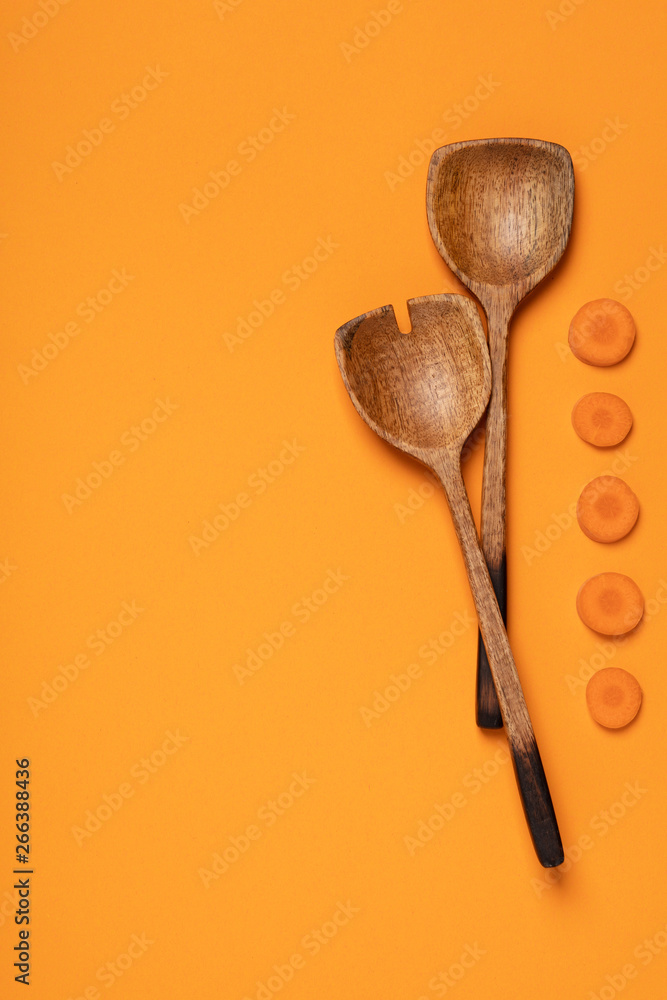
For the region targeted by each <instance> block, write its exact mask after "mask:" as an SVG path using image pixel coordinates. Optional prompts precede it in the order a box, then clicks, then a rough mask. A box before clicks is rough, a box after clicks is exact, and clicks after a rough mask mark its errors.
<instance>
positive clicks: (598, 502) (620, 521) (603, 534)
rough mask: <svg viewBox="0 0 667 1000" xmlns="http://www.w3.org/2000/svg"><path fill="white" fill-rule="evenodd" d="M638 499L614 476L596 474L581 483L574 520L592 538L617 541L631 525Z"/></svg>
mask: <svg viewBox="0 0 667 1000" xmlns="http://www.w3.org/2000/svg"><path fill="white" fill-rule="evenodd" d="M638 515H639V500H638V499H637V497H636V496H635V494H634V493H633V492H632V490H631V489H630V487H629V486H628V484H627V483H624V482H623V480H622V479H619V478H618V477H617V476H598V477H597V479H592V480H591V482H590V483H588V485H587V486H584V488H583V490H582V491H581V496H580V497H579V502H578V503H577V521H578V522H579V527H580V528H581V530H582V531H583V533H584V534H585V535H588V537H589V538H592V539H593V541H594V542H617V541H618V540H619V538H625V536H626V535H627V534H628V532H629V531H632V529H633V528H634V526H635V522H636V520H637V516H638Z"/></svg>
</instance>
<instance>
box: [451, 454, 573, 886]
mask: <svg viewBox="0 0 667 1000" xmlns="http://www.w3.org/2000/svg"><path fill="white" fill-rule="evenodd" d="M433 468H434V469H435V471H436V472H437V474H438V477H439V479H440V481H441V483H442V485H443V487H444V489H445V493H446V495H447V502H448V503H449V508H450V510H451V513H452V518H453V520H454V527H455V528H456V534H457V536H458V539H459V543H460V545H461V550H462V552H463V558H464V561H465V565H466V570H467V572H468V580H469V582H470V589H471V590H472V596H473V599H474V601H475V607H476V609H477V617H478V619H479V626H480V629H481V632H482V636H483V639H484V644H485V646H486V650H487V653H488V658H489V666H490V668H491V674H492V676H493V680H494V682H495V689H496V692H497V694H498V701H499V703H500V711H501V713H502V718H503V722H504V723H505V728H506V730H507V740H508V743H509V748H510V753H511V755H512V762H513V764H514V772H515V775H516V780H517V784H518V786H519V794H520V796H521V801H522V804H523V808H524V812H525V814H526V821H527V823H528V828H529V830H530V835H531V837H532V839H533V845H534V847H535V851H536V853H537V857H538V859H539V861H540V864H541V865H542V866H543V867H544V868H553V867H555V866H556V865H560V864H562V863H563V860H564V854H563V845H562V843H561V838H560V833H559V831H558V823H557V821H556V814H555V812H554V807H553V803H552V801H551V795H550V793H549V786H548V785H547V779H546V776H545V774H544V768H543V766H542V760H541V758H540V753H539V750H538V748H537V742H536V740H535V734H534V732H533V726H532V723H531V721H530V716H529V714H528V708H527V707H526V701H525V698H524V696H523V690H522V688H521V682H520V681H519V676H518V674H517V671H516V666H515V664H514V658H513V656H512V651H511V649H510V645H509V641H508V639H507V633H506V631H505V626H504V624H503V620H502V616H501V614H500V609H499V608H498V602H497V600H496V596H495V594H494V591H493V586H492V583H491V577H490V576H489V570H488V568H487V565H486V561H485V559H484V555H483V553H482V549H481V546H480V543H479V539H478V537H477V531H476V529H475V522H474V521H473V517H472V512H471V510H470V502H469V500H468V494H467V493H466V489H465V486H464V483H463V477H462V475H461V463H460V455H458V454H455V453H454V452H448V451H442V452H440V453H439V457H438V460H437V462H434V464H433Z"/></svg>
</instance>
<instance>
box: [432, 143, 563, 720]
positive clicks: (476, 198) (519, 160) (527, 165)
mask: <svg viewBox="0 0 667 1000" xmlns="http://www.w3.org/2000/svg"><path fill="white" fill-rule="evenodd" d="M573 208H574V171H573V168H572V160H571V158H570V154H569V153H568V151H567V150H566V149H565V148H564V147H563V146H559V145H557V144H556V143H554V142H543V141H542V140H540V139H475V140H473V141H470V142H456V143H453V144H452V145H450V146H442V147H441V148H440V149H436V151H435V152H434V154H433V156H432V157H431V162H430V165H429V173H428V183H427V190H426V213H427V216H428V223H429V227H430V230H431V236H432V237H433V240H434V242H435V245H436V247H437V248H438V252H439V253H440V255H441V257H443V258H444V259H445V261H446V262H447V264H448V265H449V267H450V268H451V269H452V271H453V272H454V274H456V276H457V277H458V278H459V279H460V280H461V281H462V282H463V284H464V285H466V286H467V287H468V288H469V289H470V291H471V292H472V293H473V294H474V295H475V296H476V297H477V298H478V299H479V301H480V303H481V304H482V307H483V308H484V311H485V313H486V318H487V321H488V335H489V350H490V353H491V367H492V372H493V389H492V392H491V402H490V404H489V411H488V413H487V416H486V443H485V451H484V480H483V484H482V547H483V549H484V555H485V556H486V562H487V565H488V567H489V572H490V574H491V580H492V582H493V587H494V590H495V592H496V597H497V598H498V604H499V606H500V610H501V613H502V616H503V621H505V622H506V621H507V570H506V561H505V464H506V453H507V347H508V336H507V335H508V332H509V324H510V320H511V318H512V315H513V313H514V311H515V309H516V307H517V306H518V304H519V302H521V300H522V299H523V298H525V297H526V295H528V293H529V292H530V291H531V290H532V289H533V288H534V287H535V285H537V284H538V282H540V281H541V280H542V279H543V278H544V277H545V276H546V275H547V274H548V273H549V272H550V271H551V270H552V269H553V268H554V267H555V266H556V264H557V263H558V261H559V260H560V258H561V256H562V254H563V251H564V250H565V247H566V245H567V241H568V239H569V236H570V228H571V226H572V212H573ZM486 653H487V651H486V650H485V648H484V643H483V641H482V638H481V636H480V640H479V643H478V652H477V696H476V718H477V725H478V726H482V727H483V728H485V729H497V728H499V727H500V726H501V725H502V720H501V716H500V712H499V708H498V700H497V698H496V693H495V690H494V687H493V681H492V679H491V674H490V672H489V664H488V659H487V655H486Z"/></svg>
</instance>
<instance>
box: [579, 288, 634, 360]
mask: <svg viewBox="0 0 667 1000" xmlns="http://www.w3.org/2000/svg"><path fill="white" fill-rule="evenodd" d="M635 333H636V329H635V321H634V320H633V318H632V314H631V313H630V311H629V310H628V309H626V308H625V306H624V305H622V304H621V303H620V302H616V300H615V299H594V300H593V301H592V302H587V303H586V304H585V305H583V306H582V307H581V309H579V311H578V312H577V313H576V314H575V316H574V319H573V320H572V322H571V323H570V332H569V335H568V341H569V344H570V350H571V351H572V353H573V354H574V356H575V357H576V358H579V360H580V361H583V362H584V363H585V364H587V365H598V366H600V367H602V368H606V367H607V366H608V365H615V364H617V363H618V362H619V361H622V360H623V358H624V357H625V356H626V354H627V353H628V351H629V350H630V348H631V347H632V345H633V343H634V341H635Z"/></svg>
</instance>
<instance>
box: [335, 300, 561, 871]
mask: <svg viewBox="0 0 667 1000" xmlns="http://www.w3.org/2000/svg"><path fill="white" fill-rule="evenodd" d="M408 311H409V315H410V322H411V326H412V328H411V331H410V333H409V334H402V333H401V332H400V330H399V328H398V325H397V323H396V316H395V314H394V310H393V308H392V307H391V306H384V307H383V308H381V309H376V310H374V311H373V312H369V313H364V314H363V315H362V316H358V317H357V318H356V319H353V320H351V321H350V322H349V323H346V324H345V325H344V326H342V327H341V328H340V329H339V330H338V331H337V332H336V337H335V349H336V358H337V361H338V366H339V368H340V372H341V375H342V377H343V381H344V383H345V386H346V388H347V391H348V393H349V395H350V398H351V399H352V402H353V403H354V405H355V407H356V409H357V411H358V412H359V413H360V415H361V416H362V417H363V419H364V420H365V421H366V423H367V424H368V425H369V426H370V427H372V429H373V430H374V431H375V432H376V433H377V434H379V435H380V437H382V438H384V439H385V440H386V441H389V442H390V443H391V444H393V445H394V446H395V447H396V448H400V449H401V450H402V451H405V452H407V453H408V454H409V455H412V456H413V457H414V458H416V459H418V460H419V461H420V462H422V463H423V464H424V465H426V466H428V467H429V468H430V469H432V470H433V471H434V472H435V474H436V475H437V476H438V478H439V480H440V482H441V483H442V486H443V488H444V490H445V493H446V496H447V501H448V504H449V508H450V511H451V514H452V518H453V520H454V525H455V528H456V534H457V537H458V539H459V543H460V545H461V550H462V552H463V558H464V561H465V566H466V570H467V573H468V579H469V581H470V587H471V590H472V594H473V598H474V601H475V607H476V609H477V615H478V619H479V624H480V629H481V633H482V636H483V639H484V644H485V646H486V650H487V652H488V657H489V663H490V669H491V672H492V677H493V681H494V682H495V688H496V690H497V693H498V700H499V704H500V710H501V713H502V718H503V721H504V723H505V727H506V730H507V739H508V742H509V747H510V752H511V755H512V760H513V762H514V769H515V773H516V777H517V783H518V786H519V792H520V795H521V800H522V803H523V807H524V810H525V814H526V819H527V821H528V826H529V829H530V833H531V836H532V838H533V843H534V845H535V850H536V853H537V856H538V858H539V860H540V863H541V864H542V865H543V866H544V867H546V868H550V867H554V866H555V865H559V864H561V863H562V861H563V848H562V844H561V839H560V834H559V832H558V824H557V822H556V816H555V813H554V809H553V804H552V802H551V796H550V793H549V788H548V786H547V781H546V777H545V775H544V769H543V767H542V761H541V759H540V755H539V751H538V749H537V744H536V742H535V736H534V733H533V728H532V724H531V721H530V716H529V715H528V709H527V707H526V702H525V699H524V696H523V691H522V688H521V684H520V681H519V677H518V674H517V671H516V666H515V664H514V660H513V657H512V653H511V650H510V647H509V642H508V639H507V633H506V631H505V627H504V624H503V620H502V616H501V614H500V609H499V607H498V602H497V600H496V597H495V594H494V590H493V586H492V583H491V578H490V576H489V570H488V567H487V564H486V561H485V558H484V555H483V553H482V549H481V546H480V542H479V539H478V537H477V531H476V528H475V523H474V521H473V517H472V512H471V510H470V503H469V501H468V495H467V493H466V490H465V486H464V483H463V477H462V475H461V449H462V447H463V444H464V442H465V440H466V438H467V437H468V435H469V434H470V432H471V431H472V430H473V428H474V427H475V426H476V424H477V423H478V421H479V419H480V417H481V416H482V414H483V412H484V410H485V408H486V406H487V403H488V400H489V397H490V395H491V362H490V359H489V354H488V349H487V345H486V340H485V337H484V330H483V328H482V324H481V321H480V318H479V314H478V312H477V309H476V307H475V305H474V303H473V302H472V300H471V299H467V298H465V297H464V296H460V295H432V296H424V297H422V298H417V299H410V300H408Z"/></svg>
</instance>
